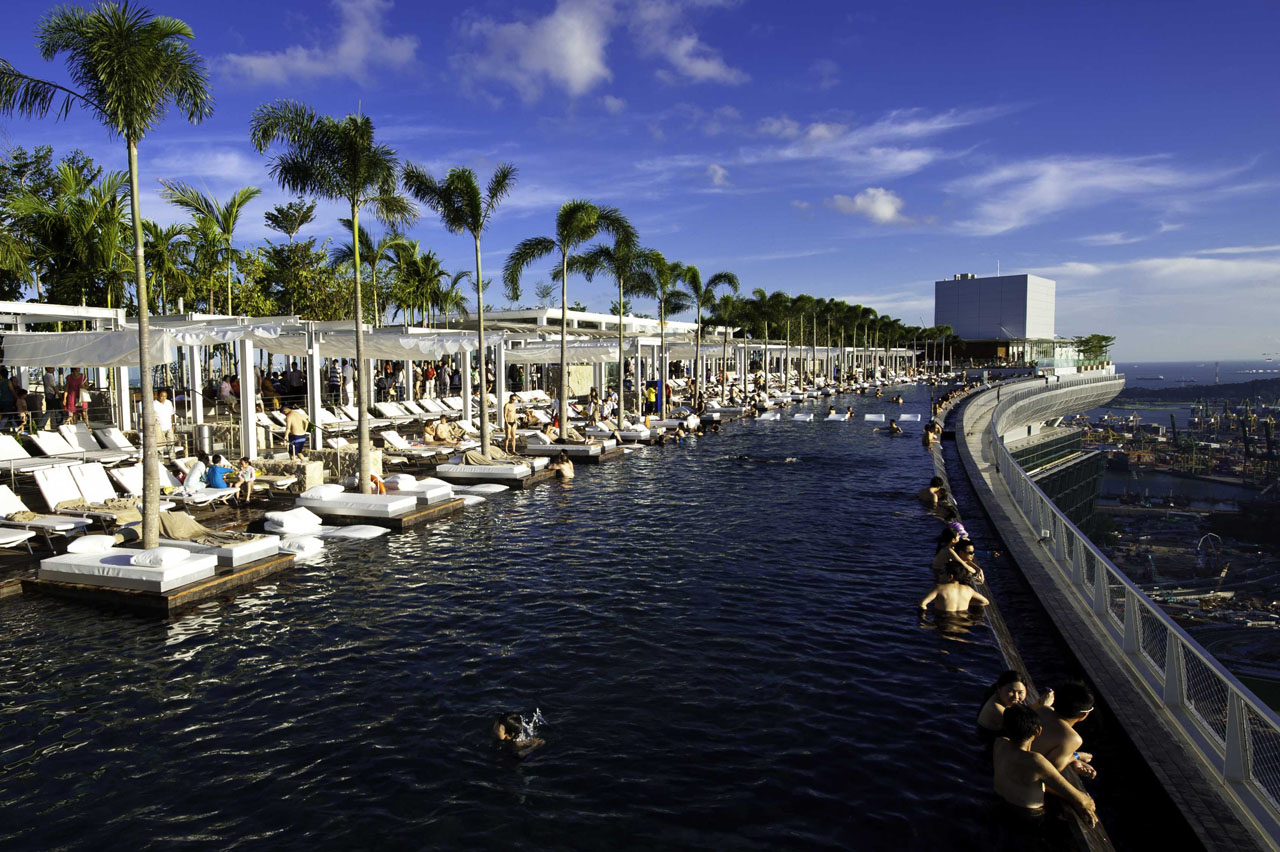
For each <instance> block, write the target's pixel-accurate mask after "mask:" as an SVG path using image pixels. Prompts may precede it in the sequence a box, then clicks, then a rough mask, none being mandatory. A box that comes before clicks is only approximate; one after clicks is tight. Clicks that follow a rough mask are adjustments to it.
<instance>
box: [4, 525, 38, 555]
mask: <svg viewBox="0 0 1280 852" xmlns="http://www.w3.org/2000/svg"><path fill="white" fill-rule="evenodd" d="M35 535H36V531H35V530H15V529H7V530H0V547H14V546H15V545H19V544H21V545H25V546H26V548H27V554H28V555H34V554H33V553H32V550H31V539H33V538H35Z"/></svg>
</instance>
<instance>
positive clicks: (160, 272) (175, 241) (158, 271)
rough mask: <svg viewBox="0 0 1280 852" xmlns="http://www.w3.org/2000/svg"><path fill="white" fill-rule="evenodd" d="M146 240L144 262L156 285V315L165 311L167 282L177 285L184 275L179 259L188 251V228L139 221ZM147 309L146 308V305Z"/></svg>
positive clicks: (189, 244)
mask: <svg viewBox="0 0 1280 852" xmlns="http://www.w3.org/2000/svg"><path fill="white" fill-rule="evenodd" d="M142 230H143V232H144V233H145V234H146V240H147V262H148V264H149V265H150V266H151V278H152V280H153V281H154V282H155V283H156V284H158V285H159V287H160V301H159V303H158V307H159V311H158V313H160V314H162V315H163V314H166V313H168V310H169V284H170V282H172V283H175V284H179V285H181V284H182V283H183V279H184V278H185V277H186V274H187V272H186V270H185V269H184V268H183V262H184V261H185V260H186V257H187V253H188V252H189V251H190V250H191V240H190V231H189V230H188V228H187V226H186V225H167V226H164V227H161V226H160V224H159V223H157V222H153V221H151V220H150V219H148V220H146V221H144V222H143V223H142ZM148 309H149V308H148Z"/></svg>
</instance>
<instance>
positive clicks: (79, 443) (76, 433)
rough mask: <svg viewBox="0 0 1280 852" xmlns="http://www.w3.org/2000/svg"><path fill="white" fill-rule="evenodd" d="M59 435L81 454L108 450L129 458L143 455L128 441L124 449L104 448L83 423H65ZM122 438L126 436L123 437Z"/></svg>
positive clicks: (59, 429) (59, 428) (59, 430)
mask: <svg viewBox="0 0 1280 852" xmlns="http://www.w3.org/2000/svg"><path fill="white" fill-rule="evenodd" d="M58 434H59V435H61V436H62V437H63V439H64V440H65V441H66V442H67V443H68V444H70V445H71V446H73V447H75V448H76V449H77V450H80V451H81V452H85V453H100V452H103V451H104V450H106V451H114V452H117V453H124V454H126V455H127V456H128V457H129V458H138V457H139V456H141V455H142V451H141V450H139V449H137V448H135V447H133V446H132V445H128V442H127V441H126V442H125V443H126V445H127V446H124V447H107V446H104V445H103V444H102V443H101V442H99V441H98V439H97V438H96V437H94V434H93V432H91V431H90V430H89V427H88V426H86V425H85V424H83V423H64V424H63V425H61V426H59V427H58ZM121 437H124V436H123V435H122V436H121Z"/></svg>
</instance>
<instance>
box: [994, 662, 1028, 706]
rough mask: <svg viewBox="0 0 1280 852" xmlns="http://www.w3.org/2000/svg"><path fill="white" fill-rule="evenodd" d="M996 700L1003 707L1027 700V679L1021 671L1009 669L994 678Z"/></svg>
mask: <svg viewBox="0 0 1280 852" xmlns="http://www.w3.org/2000/svg"><path fill="white" fill-rule="evenodd" d="M995 695H996V700H997V701H999V702H1000V703H1001V704H1003V705H1004V706H1005V707H1012V706H1013V705H1015V704H1021V703H1022V702H1024V701H1026V700H1027V679H1026V678H1025V677H1023V676H1022V672H1016V671H1013V670H1009V671H1007V672H1005V673H1004V674H1002V675H1000V677H998V678H996V684H995Z"/></svg>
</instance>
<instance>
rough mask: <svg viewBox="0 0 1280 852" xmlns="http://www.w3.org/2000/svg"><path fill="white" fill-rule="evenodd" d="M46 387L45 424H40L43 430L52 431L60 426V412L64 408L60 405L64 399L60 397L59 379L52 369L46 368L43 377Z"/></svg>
mask: <svg viewBox="0 0 1280 852" xmlns="http://www.w3.org/2000/svg"><path fill="white" fill-rule="evenodd" d="M43 387H44V422H43V423H41V424H40V428H41V429H52V428H54V427H55V426H57V425H58V420H59V419H60V418H59V417H58V412H59V410H60V409H61V408H62V406H61V405H60V404H59V403H60V402H61V400H62V397H60V396H59V395H58V377H57V376H56V375H54V372H53V368H52V367H45V368H44V376H43Z"/></svg>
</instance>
